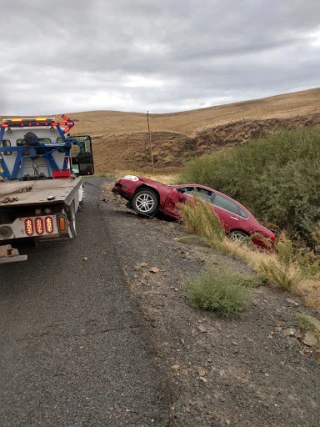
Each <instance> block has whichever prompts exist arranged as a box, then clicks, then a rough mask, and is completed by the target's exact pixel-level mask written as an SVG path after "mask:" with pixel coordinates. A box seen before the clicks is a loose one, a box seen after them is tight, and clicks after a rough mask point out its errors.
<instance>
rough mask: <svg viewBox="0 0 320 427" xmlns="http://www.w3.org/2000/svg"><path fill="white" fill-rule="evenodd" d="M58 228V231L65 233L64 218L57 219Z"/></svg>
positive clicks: (65, 224)
mask: <svg viewBox="0 0 320 427" xmlns="http://www.w3.org/2000/svg"><path fill="white" fill-rule="evenodd" d="M59 228H60V231H66V230H67V223H66V219H65V217H64V216H60V217H59Z"/></svg>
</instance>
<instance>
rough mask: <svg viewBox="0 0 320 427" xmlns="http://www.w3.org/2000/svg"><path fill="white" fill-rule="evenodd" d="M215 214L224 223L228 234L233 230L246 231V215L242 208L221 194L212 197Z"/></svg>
mask: <svg viewBox="0 0 320 427" xmlns="http://www.w3.org/2000/svg"><path fill="white" fill-rule="evenodd" d="M212 204H213V207H214V210H215V212H216V213H217V215H218V216H219V218H220V220H221V221H222V222H223V225H224V228H225V231H226V233H228V232H229V231H231V230H235V229H240V230H244V231H246V228H247V226H246V225H247V224H246V222H245V221H246V217H247V215H246V213H245V212H243V211H242V209H240V207H239V206H238V205H237V204H236V203H235V202H233V201H232V200H230V199H228V198H227V197H224V196H222V195H221V194H218V193H215V194H214V195H213V197H212Z"/></svg>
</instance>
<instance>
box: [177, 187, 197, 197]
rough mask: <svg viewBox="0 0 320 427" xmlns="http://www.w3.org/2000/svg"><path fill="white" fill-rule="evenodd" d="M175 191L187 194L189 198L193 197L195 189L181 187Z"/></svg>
mask: <svg viewBox="0 0 320 427" xmlns="http://www.w3.org/2000/svg"><path fill="white" fill-rule="evenodd" d="M177 190H178V191H179V193H183V194H188V195H189V196H194V191H195V188H194V187H181V188H177Z"/></svg>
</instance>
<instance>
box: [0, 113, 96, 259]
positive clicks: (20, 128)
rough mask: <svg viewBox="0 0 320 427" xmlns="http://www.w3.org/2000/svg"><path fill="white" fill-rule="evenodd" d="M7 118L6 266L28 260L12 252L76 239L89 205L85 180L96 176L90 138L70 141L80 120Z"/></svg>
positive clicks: (2, 175) (1, 166) (1, 255)
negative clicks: (22, 243) (21, 244)
mask: <svg viewBox="0 0 320 427" xmlns="http://www.w3.org/2000/svg"><path fill="white" fill-rule="evenodd" d="M62 119H63V121H59V122H58V121H56V120H55V118H53V117H51V118H47V117H40V118H25V119H21V118H19V119H5V120H4V121H3V123H2V124H0V264H4V263H9V262H16V261H25V260H26V259H27V255H20V254H19V252H18V250H17V249H15V248H13V247H12V244H11V243H13V242H15V241H16V240H17V239H33V240H34V241H35V243H36V244H37V243H41V242H44V241H45V242H49V243H50V242H53V241H58V240H60V241H61V240H70V239H73V238H74V237H75V236H76V234H77V229H76V213H77V211H78V209H79V207H80V206H81V205H82V203H83V197H84V188H83V180H82V178H81V176H83V175H92V174H93V173H94V165H93V156H92V142H91V138H90V136H88V135H85V136H73V137H70V134H69V133H68V132H69V131H70V129H71V128H72V127H73V126H74V121H72V120H71V119H69V118H68V117H67V116H65V115H63V116H62Z"/></svg>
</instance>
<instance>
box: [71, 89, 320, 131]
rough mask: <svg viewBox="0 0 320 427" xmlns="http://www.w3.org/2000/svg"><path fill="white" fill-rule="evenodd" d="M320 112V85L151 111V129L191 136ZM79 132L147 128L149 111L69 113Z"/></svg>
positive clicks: (143, 129)
mask: <svg viewBox="0 0 320 427" xmlns="http://www.w3.org/2000/svg"><path fill="white" fill-rule="evenodd" d="M316 113H319V114H320V88H318V89H311V90H307V91H303V92H295V93H290V94H285V95H278V96H273V97H269V98H263V99H257V100H253V101H245V102H238V103H234V104H226V105H219V106H216V107H210V108H203V109H200V110H192V111H185V112H181V113H174V114H150V127H151V130H152V131H173V132H179V133H183V134H185V135H187V136H189V137H193V136H195V134H196V132H197V131H199V130H202V129H205V128H208V127H213V126H218V125H223V124H226V123H230V122H234V121H240V120H258V119H259V120H263V119H269V118H274V117H276V118H287V117H295V116H304V115H308V114H316ZM70 117H72V118H74V119H77V120H79V123H77V126H76V130H77V132H78V133H84V132H86V133H89V134H91V135H101V134H112V133H127V132H143V131H147V119H146V114H139V113H122V112H117V111H90V112H84V113H70Z"/></svg>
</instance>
